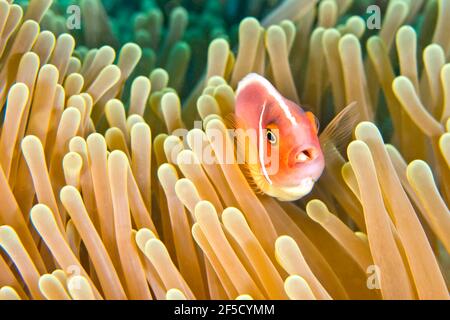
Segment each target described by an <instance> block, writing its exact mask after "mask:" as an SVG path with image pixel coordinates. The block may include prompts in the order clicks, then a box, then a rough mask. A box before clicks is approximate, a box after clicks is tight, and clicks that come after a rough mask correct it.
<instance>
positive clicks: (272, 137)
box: [266, 129, 277, 144]
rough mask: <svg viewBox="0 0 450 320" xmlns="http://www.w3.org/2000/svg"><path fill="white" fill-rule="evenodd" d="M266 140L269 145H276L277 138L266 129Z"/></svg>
mask: <svg viewBox="0 0 450 320" xmlns="http://www.w3.org/2000/svg"><path fill="white" fill-rule="evenodd" d="M266 136H267V140H269V142H270V144H275V143H277V136H276V135H275V133H273V132H272V130H271V129H267V133H266Z"/></svg>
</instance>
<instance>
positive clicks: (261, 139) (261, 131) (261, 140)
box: [258, 101, 272, 184]
mask: <svg viewBox="0 0 450 320" xmlns="http://www.w3.org/2000/svg"><path fill="white" fill-rule="evenodd" d="M265 110H266V101H264V105H263V108H262V111H261V115H260V116H259V126H258V131H259V147H258V149H259V150H258V155H259V163H260V165H261V169H262V172H263V174H264V177H265V178H266V179H267V181H268V182H269V183H270V184H272V180H270V178H269V174H268V173H267V169H266V166H265V164H264V153H265V152H264V141H265V139H264V129H263V127H262V120H263V116H264V111H265Z"/></svg>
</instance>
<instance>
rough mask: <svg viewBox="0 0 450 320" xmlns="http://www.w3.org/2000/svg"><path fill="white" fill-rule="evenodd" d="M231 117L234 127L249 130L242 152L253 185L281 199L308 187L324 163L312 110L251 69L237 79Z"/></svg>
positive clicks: (303, 192) (293, 197)
mask: <svg viewBox="0 0 450 320" xmlns="http://www.w3.org/2000/svg"><path fill="white" fill-rule="evenodd" d="M235 119H236V128H237V129H241V130H243V131H245V132H250V133H253V137H254V139H249V142H247V143H246V145H245V147H244V148H245V150H244V152H245V164H246V167H247V168H248V173H249V174H250V176H251V178H252V180H253V181H254V183H255V185H256V187H257V189H259V190H260V191H262V192H263V193H265V194H267V195H270V196H273V197H276V198H278V199H279V200H282V201H293V200H297V199H299V198H301V197H303V196H305V195H306V194H308V193H309V192H310V191H311V189H312V187H313V186H314V183H315V182H316V181H317V179H318V178H319V177H320V175H321V174H322V171H323V169H324V166H325V163H324V155H323V153H322V150H321V147H320V143H319V138H318V128H317V124H316V121H315V117H314V115H313V114H312V113H310V112H305V111H304V110H303V109H302V108H301V107H299V106H298V105H297V104H295V103H294V102H292V101H289V100H288V99H286V98H284V97H283V96H282V95H281V94H280V93H279V92H278V91H277V90H276V89H275V88H274V87H273V86H272V84H271V83H270V82H269V81H268V80H267V79H265V78H264V77H262V76H260V75H258V74H255V73H252V74H249V75H247V76H246V77H245V78H244V79H242V80H241V81H240V82H239V84H238V88H237V92H236V108H235ZM241 148H242V146H241Z"/></svg>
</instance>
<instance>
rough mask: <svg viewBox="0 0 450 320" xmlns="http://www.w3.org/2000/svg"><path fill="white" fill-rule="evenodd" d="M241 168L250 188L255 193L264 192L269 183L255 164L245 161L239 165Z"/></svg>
mask: <svg viewBox="0 0 450 320" xmlns="http://www.w3.org/2000/svg"><path fill="white" fill-rule="evenodd" d="M241 170H242V173H243V174H244V176H245V177H246V178H247V182H248V184H249V186H250V188H252V190H253V191H254V192H255V193H257V194H266V193H267V190H268V188H270V184H269V183H268V182H267V180H266V178H265V177H264V175H262V174H261V173H260V172H259V169H258V168H257V166H256V165H249V164H247V163H245V164H243V165H241Z"/></svg>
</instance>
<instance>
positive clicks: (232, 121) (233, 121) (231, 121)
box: [223, 112, 238, 129]
mask: <svg viewBox="0 0 450 320" xmlns="http://www.w3.org/2000/svg"><path fill="white" fill-rule="evenodd" d="M223 122H224V123H225V126H226V127H227V128H228V129H236V128H237V127H238V121H237V118H236V115H235V114H234V113H231V112H230V113H228V114H227V115H226V116H225V117H223Z"/></svg>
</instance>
